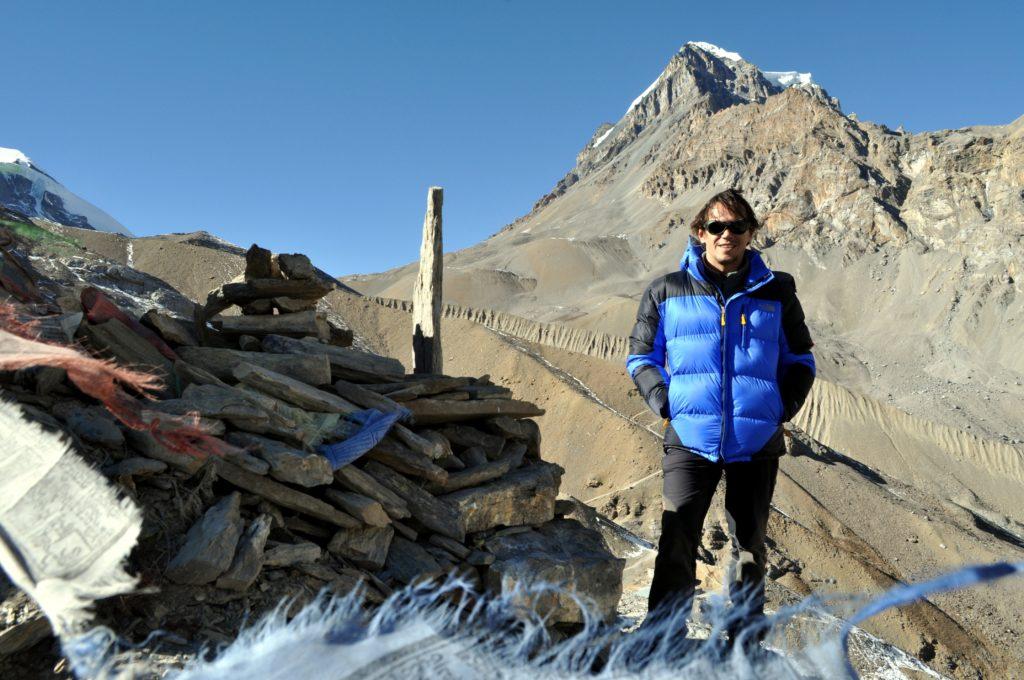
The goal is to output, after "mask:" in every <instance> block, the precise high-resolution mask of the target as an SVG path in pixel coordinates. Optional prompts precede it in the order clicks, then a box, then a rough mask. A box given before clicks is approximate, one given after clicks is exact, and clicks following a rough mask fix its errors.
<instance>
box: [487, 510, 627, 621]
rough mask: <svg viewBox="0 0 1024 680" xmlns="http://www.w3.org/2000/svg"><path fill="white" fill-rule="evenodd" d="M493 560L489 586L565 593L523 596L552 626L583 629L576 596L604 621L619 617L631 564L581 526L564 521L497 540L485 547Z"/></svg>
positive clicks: (500, 588) (497, 538)
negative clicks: (541, 586)
mask: <svg viewBox="0 0 1024 680" xmlns="http://www.w3.org/2000/svg"><path fill="white" fill-rule="evenodd" d="M485 547H486V548H487V550H488V551H489V552H490V553H492V554H493V555H494V563H493V564H491V566H490V568H489V569H488V572H487V577H486V583H487V586H488V587H489V588H490V589H491V590H493V591H495V592H502V591H504V592H508V591H510V590H511V589H512V588H513V587H514V586H515V585H517V584H524V585H529V584H531V583H537V582H545V583H554V584H558V585H561V586H563V588H564V589H563V590H562V591H560V592H545V593H542V594H536V595H533V596H528V595H527V596H524V597H527V599H530V600H532V602H524V604H526V605H530V604H532V605H533V606H535V607H536V609H537V612H538V613H539V614H541V615H542V616H546V617H548V619H547V620H548V622H549V623H582V622H583V616H582V612H581V610H580V607H579V605H578V604H577V603H576V601H575V600H574V599H573V597H572V596H571V595H570V593H575V594H576V595H577V596H580V597H581V598H583V599H584V600H585V601H587V602H589V603H592V604H593V607H594V613H595V614H597V615H598V616H600V617H602V618H603V619H605V620H610V619H611V618H613V617H614V616H615V612H616V607H617V606H618V603H619V599H620V597H621V596H622V570H623V568H624V567H625V564H626V561H625V560H624V559H620V558H618V557H615V556H614V555H612V554H611V553H610V552H608V550H607V549H606V548H605V547H604V542H603V541H602V539H601V535H600V534H599V533H597V532H596V531H593V530H591V529H587V528H586V527H584V526H583V525H582V524H580V523H579V522H576V521H575V520H569V519H559V520H555V521H553V522H549V523H547V524H544V525H542V526H540V527H537V528H535V529H534V530H532V531H525V532H519V533H515V534H509V535H504V536H495V537H493V538H491V539H489V540H488V541H487V542H486V543H485Z"/></svg>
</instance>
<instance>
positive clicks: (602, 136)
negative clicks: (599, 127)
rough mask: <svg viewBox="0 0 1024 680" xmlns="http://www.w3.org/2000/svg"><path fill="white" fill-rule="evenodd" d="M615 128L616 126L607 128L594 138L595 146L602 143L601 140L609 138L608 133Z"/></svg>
mask: <svg viewBox="0 0 1024 680" xmlns="http://www.w3.org/2000/svg"><path fill="white" fill-rule="evenodd" d="M614 129H615V128H614V127H610V128H608V129H607V130H605V131H604V134H603V135H601V136H600V137H598V138H597V139H595V140H594V147H595V148H596V147H598V146H599V145H600V144H601V142H603V141H604V140H606V139H608V135H610V134H611V133H612V130H614Z"/></svg>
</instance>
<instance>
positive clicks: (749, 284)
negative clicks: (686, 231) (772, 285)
mask: <svg viewBox="0 0 1024 680" xmlns="http://www.w3.org/2000/svg"><path fill="white" fill-rule="evenodd" d="M703 256H704V244H703V243H701V242H700V241H698V240H697V239H696V238H694V237H693V236H690V241H689V243H688V244H687V246H686V252H685V253H683V258H682V259H681V260H680V261H679V269H680V270H681V271H684V272H688V273H689V274H690V276H692V277H693V278H695V279H697V280H698V281H701V282H703V283H709V281H708V280H707V277H706V276H704V267H703V263H702V262H701V258H702V257H703ZM747 260H748V261H749V262H750V271H749V272H748V273H747V280H746V282H745V283H744V284H743V289H744V290H746V291H751V290H754V289H755V288H760V287H761V286H763V285H764V284H766V283H768V282H769V281H771V280H772V279H773V278H775V275H774V274H773V273H772V270H771V269H769V268H768V265H766V264H765V263H764V260H763V259H761V253H760V252H759V251H757V250H754V249H753V248H748V249H747Z"/></svg>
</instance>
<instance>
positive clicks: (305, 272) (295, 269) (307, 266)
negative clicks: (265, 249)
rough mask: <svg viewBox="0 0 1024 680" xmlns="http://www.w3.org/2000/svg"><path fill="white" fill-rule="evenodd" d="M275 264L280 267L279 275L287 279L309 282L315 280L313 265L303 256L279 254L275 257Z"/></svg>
mask: <svg viewBox="0 0 1024 680" xmlns="http://www.w3.org/2000/svg"><path fill="white" fill-rule="evenodd" d="M277 264H278V265H279V266H280V267H281V273H282V274H284V275H285V276H287V277H288V278H289V279H299V280H305V281H309V280H311V279H315V278H316V270H315V269H313V263H311V262H310V261H309V258H308V257H306V256H305V255H301V254H299V253H292V254H289V253H281V254H280V255H278V256H277Z"/></svg>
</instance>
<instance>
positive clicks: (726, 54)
mask: <svg viewBox="0 0 1024 680" xmlns="http://www.w3.org/2000/svg"><path fill="white" fill-rule="evenodd" d="M686 45H693V46H694V47H698V48H700V49H702V50H704V51H705V52H707V53H708V54H713V55H714V56H716V57H718V58H719V59H728V60H729V61H743V57H741V56H740V55H739V54H737V53H736V52H730V51H729V50H723V49H722V48H721V47H719V46H718V45H712V44H711V43H709V42H701V41H699V40H691V41H690V42H688V43H686ZM686 45H683V47H686Z"/></svg>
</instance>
